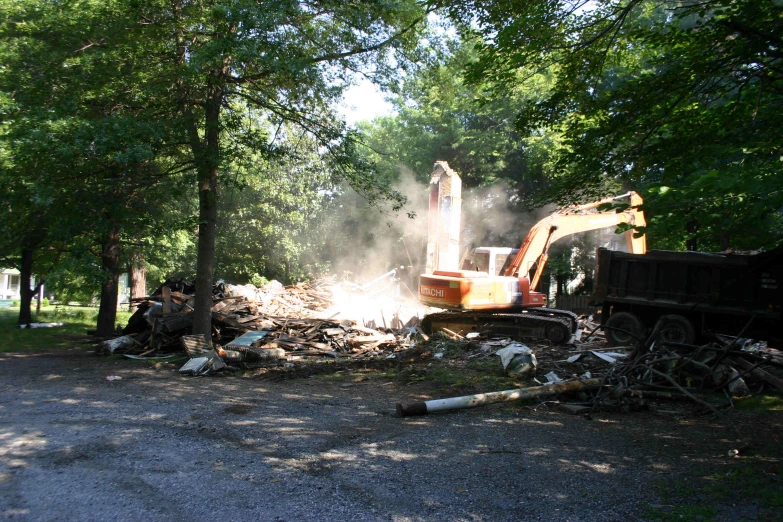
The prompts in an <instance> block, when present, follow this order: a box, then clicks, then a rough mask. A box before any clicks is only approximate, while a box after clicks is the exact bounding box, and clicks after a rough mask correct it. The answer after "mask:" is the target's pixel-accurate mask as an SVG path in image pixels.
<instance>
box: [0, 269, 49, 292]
mask: <svg viewBox="0 0 783 522" xmlns="http://www.w3.org/2000/svg"><path fill="white" fill-rule="evenodd" d="M21 281H22V277H21V276H20V275H19V270H17V269H15V268H3V269H0V299H21V298H22V296H21V294H20V293H19V289H20V288H21ZM30 283H31V284H32V285H33V287H35V278H33V279H32V281H31V282H30ZM41 292H43V287H41Z"/></svg>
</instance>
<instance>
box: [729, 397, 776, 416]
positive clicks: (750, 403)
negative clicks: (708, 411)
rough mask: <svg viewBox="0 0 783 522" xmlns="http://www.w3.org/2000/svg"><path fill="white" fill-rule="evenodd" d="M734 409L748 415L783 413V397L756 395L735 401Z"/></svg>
mask: <svg viewBox="0 0 783 522" xmlns="http://www.w3.org/2000/svg"><path fill="white" fill-rule="evenodd" d="M734 408H736V409H737V410H739V411H745V412H748V413H772V412H781V411H783V395H780V394H765V395H754V396H753V397H746V398H743V399H736V400H735V401H734Z"/></svg>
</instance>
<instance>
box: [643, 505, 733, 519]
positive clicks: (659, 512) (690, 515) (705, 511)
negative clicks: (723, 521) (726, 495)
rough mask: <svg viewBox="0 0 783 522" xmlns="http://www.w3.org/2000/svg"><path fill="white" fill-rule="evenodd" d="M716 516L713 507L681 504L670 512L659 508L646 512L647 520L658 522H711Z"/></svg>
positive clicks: (716, 513) (716, 511)
mask: <svg viewBox="0 0 783 522" xmlns="http://www.w3.org/2000/svg"><path fill="white" fill-rule="evenodd" d="M717 515H718V510H717V509H715V508H714V507H710V506H703V505H698V504H681V505H678V506H674V507H673V508H672V509H671V510H664V509H659V508H654V509H650V510H649V511H648V512H647V516H646V518H647V520H655V521H660V522H675V521H677V522H712V521H714V520H715V517H716V516H717Z"/></svg>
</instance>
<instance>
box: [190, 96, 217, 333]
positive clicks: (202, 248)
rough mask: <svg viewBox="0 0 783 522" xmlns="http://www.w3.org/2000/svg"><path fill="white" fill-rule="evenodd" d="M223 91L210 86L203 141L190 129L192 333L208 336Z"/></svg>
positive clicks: (210, 328)
mask: <svg viewBox="0 0 783 522" xmlns="http://www.w3.org/2000/svg"><path fill="white" fill-rule="evenodd" d="M222 102H223V91H222V90H221V89H220V88H219V87H215V86H213V87H212V88H211V89H210V93H209V97H208V100H207V103H206V107H205V120H204V124H205V125H204V141H203V142H202V141H200V140H197V139H196V138H195V137H194V135H193V131H194V130H195V129H193V130H191V143H192V144H194V145H195V146H193V152H194V155H195V157H196V158H197V162H198V163H199V167H198V207H199V225H198V251H197V252H198V259H197V260H196V303H195V309H194V311H193V333H194V334H204V335H206V336H207V338H211V336H212V280H213V277H214V272H215V229H216V227H217V201H218V190H217V188H218V187H217V175H218V167H219V165H220V141H219V139H220V107H221V104H222Z"/></svg>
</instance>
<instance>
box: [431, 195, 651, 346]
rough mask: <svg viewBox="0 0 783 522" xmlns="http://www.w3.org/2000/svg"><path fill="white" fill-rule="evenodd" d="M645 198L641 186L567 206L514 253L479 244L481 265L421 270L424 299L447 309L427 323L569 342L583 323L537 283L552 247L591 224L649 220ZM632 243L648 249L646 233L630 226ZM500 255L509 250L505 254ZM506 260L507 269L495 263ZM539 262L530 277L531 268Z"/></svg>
mask: <svg viewBox="0 0 783 522" xmlns="http://www.w3.org/2000/svg"><path fill="white" fill-rule="evenodd" d="M626 200H627V201H628V204H627V206H626V207H625V208H624V209H623V210H622V211H619V212H618V211H615V210H612V209H606V208H604V205H608V206H611V204H615V203H617V202H618V201H620V202H624V201H626ZM642 203H643V201H642V198H641V197H640V196H639V195H638V194H636V193H635V192H629V193H627V194H623V195H621V196H617V197H613V198H606V199H602V200H601V201H596V202H593V203H588V204H586V205H575V206H569V207H566V208H562V209H560V210H558V211H557V212H554V213H552V214H551V215H549V216H547V217H546V218H544V219H542V220H541V221H539V222H538V223H536V224H535V225H534V226H533V227H532V228H531V229H530V231H529V232H528V234H527V236H526V237H525V240H524V241H523V243H522V245H521V246H520V247H519V249H518V250H517V251H516V253H515V254H513V257H512V255H511V253H512V251H511V250H510V249H506V250H502V249H486V248H485V249H477V250H481V252H478V254H480V255H476V254H475V253H474V258H481V256H487V260H486V262H482V263H481V264H480V266H477V267H476V268H480V269H477V270H464V269H455V270H435V271H433V273H431V274H422V275H421V276H419V301H420V302H421V303H423V304H425V305H428V306H432V307H437V308H443V309H446V310H447V311H445V312H438V313H433V314H428V315H426V316H425V317H424V318H423V319H422V328H423V329H424V331H425V332H428V333H431V332H434V331H437V330H451V331H453V332H456V333H459V332H462V333H469V332H474V331H482V332H492V334H494V335H507V336H510V337H513V338H515V339H521V338H523V337H539V338H545V339H549V340H550V341H552V342H553V343H556V344H559V343H564V342H567V341H568V340H569V339H570V338H571V336H572V335H573V334H574V333H575V332H576V329H577V318H576V315H575V314H573V313H572V312H567V311H564V310H555V309H551V308H547V306H546V305H547V296H546V295H545V294H543V293H541V292H536V291H535V290H536V286H537V285H538V282H539V280H540V278H541V275H542V273H543V271H544V267H545V266H546V262H547V259H548V257H549V254H548V252H549V247H550V246H551V245H552V244H553V243H554V242H555V241H557V240H559V239H561V238H563V237H566V236H570V235H572V234H577V233H581V232H587V231H590V230H600V229H605V228H609V227H616V226H618V225H620V224H621V223H626V224H629V225H631V226H632V227H640V226H644V225H645V221H644V216H643V214H642V212H641V211H640V210H639V206H640V205H641V204H642ZM625 236H626V239H627V243H628V249H629V251H631V252H634V253H640V254H641V253H644V252H645V251H646V239H645V237H644V235H638V234H636V233H635V231H634V230H633V229H629V230H628V231H626V232H625ZM494 256H505V257H504V258H503V260H502V261H501V260H500V259H497V260H496V259H495V257H494ZM493 263H494V266H500V265H501V264H503V265H504V266H503V268H502V270H501V271H502V275H496V274H495V272H494V269H493V268H492V267H493ZM534 267H535V273H534V275H533V276H532V278H530V275H529V273H530V272H531V271H532V270H533V268H534Z"/></svg>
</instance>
